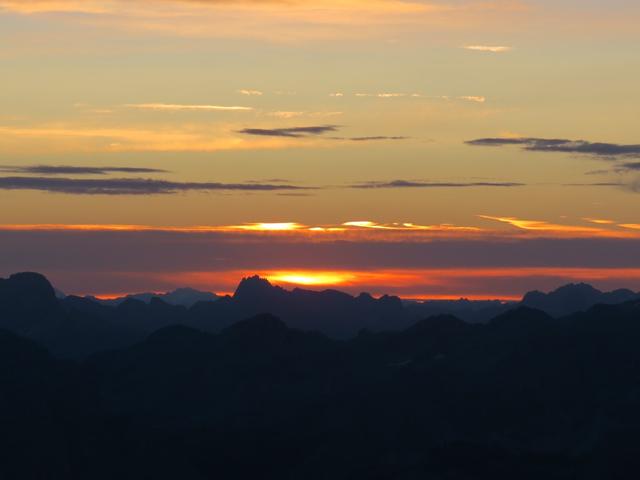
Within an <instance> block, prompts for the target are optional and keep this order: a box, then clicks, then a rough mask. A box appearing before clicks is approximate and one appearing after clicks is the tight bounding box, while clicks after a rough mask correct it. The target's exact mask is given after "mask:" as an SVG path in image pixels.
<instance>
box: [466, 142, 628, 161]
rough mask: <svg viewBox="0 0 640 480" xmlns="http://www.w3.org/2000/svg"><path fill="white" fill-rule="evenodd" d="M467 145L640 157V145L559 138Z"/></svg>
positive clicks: (614, 156) (609, 156)
mask: <svg viewBox="0 0 640 480" xmlns="http://www.w3.org/2000/svg"><path fill="white" fill-rule="evenodd" d="M466 143H467V145H475V146H484V147H502V146H508V145H519V146H521V147H522V148H524V149H525V150H528V151H533V152H560V153H574V154H582V155H594V156H597V157H602V158H616V157H640V145H624V144H618V143H601V142H588V141H586V140H567V139H559V138H553V139H550V138H479V139H476V140H470V141H468V142H466Z"/></svg>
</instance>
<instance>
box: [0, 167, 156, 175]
mask: <svg viewBox="0 0 640 480" xmlns="http://www.w3.org/2000/svg"><path fill="white" fill-rule="evenodd" d="M0 172H7V173H25V174H38V175H108V174H110V173H167V170H160V169H157V168H139V167H84V166H70V165H30V166H26V167H18V166H0Z"/></svg>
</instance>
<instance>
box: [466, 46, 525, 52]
mask: <svg viewBox="0 0 640 480" xmlns="http://www.w3.org/2000/svg"><path fill="white" fill-rule="evenodd" d="M462 48H464V49H465V50H472V51H474V52H488V53H505V52H510V51H511V50H513V47H506V46H503V45H466V46H464V47H462Z"/></svg>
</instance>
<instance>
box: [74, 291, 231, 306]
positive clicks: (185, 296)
mask: <svg viewBox="0 0 640 480" xmlns="http://www.w3.org/2000/svg"><path fill="white" fill-rule="evenodd" d="M62 298H64V296H63V297H62ZM88 298H90V299H91V300H93V301H95V302H97V303H101V304H103V305H110V306H118V305H120V304H121V303H123V302H125V301H127V300H129V299H133V300H140V301H142V302H145V303H150V302H151V300H153V299H154V298H159V299H160V300H162V301H163V302H165V303H168V304H169V305H181V306H183V307H192V306H193V305H195V304H196V303H198V302H215V301H216V300H217V299H218V298H220V297H218V295H216V294H215V293H212V292H202V291H199V290H194V289H193V288H178V289H176V290H173V291H171V292H166V293H134V294H131V295H126V296H123V297H119V298H113V299H108V300H105V299H99V298H95V297H88Z"/></svg>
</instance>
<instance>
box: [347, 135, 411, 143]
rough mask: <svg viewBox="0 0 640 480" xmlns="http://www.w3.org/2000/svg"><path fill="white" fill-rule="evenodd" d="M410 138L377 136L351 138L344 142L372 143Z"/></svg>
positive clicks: (407, 138)
mask: <svg viewBox="0 0 640 480" xmlns="http://www.w3.org/2000/svg"><path fill="white" fill-rule="evenodd" d="M410 138H411V137H397V136H396V137H387V136H384V135H377V136H372V137H351V138H347V139H346V140H351V141H352V142H372V141H378V140H409V139H410Z"/></svg>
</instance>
